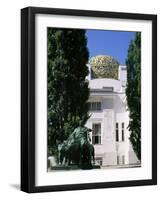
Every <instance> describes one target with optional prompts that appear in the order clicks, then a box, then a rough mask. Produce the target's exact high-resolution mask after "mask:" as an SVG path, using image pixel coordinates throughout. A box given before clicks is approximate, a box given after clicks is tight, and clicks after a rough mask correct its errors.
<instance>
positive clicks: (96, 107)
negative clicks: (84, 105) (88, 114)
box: [89, 101, 101, 111]
mask: <svg viewBox="0 0 161 200" xmlns="http://www.w3.org/2000/svg"><path fill="white" fill-rule="evenodd" d="M89 110H91V111H98V110H101V102H99V101H96V102H89Z"/></svg>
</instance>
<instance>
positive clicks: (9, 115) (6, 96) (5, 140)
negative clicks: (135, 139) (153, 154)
mask: <svg viewBox="0 0 161 200" xmlns="http://www.w3.org/2000/svg"><path fill="white" fill-rule="evenodd" d="M25 6H46V7H60V8H75V9H93V10H107V11H118V12H137V13H154V14H156V13H157V14H158V25H159V26H158V36H159V37H160V35H161V31H160V27H161V9H160V0H153V1H146V0H142V1H140V0H135V1H129V0H121V1H118V0H112V1H107V0H99V1H91V0H78V1H75V0H53V1H51V0H45V1H42V0H16V1H12V0H5V1H1V6H0V25H1V26H0V28H1V31H0V55H1V57H0V62H1V64H0V70H1V72H0V92H1V98H0V134H1V140H0V158H1V160H0V190H1V192H0V199H16V200H57V199H59V200H61V199H62V200H64V199H70V200H75V199H78V200H79V199H80V200H81V199H88V198H92V199H101V198H102V199H113V200H117V199H124V200H126V199H129V198H130V200H136V199H146V200H151V199H160V196H161V174H160V171H159V172H158V176H159V185H158V186H146V187H130V188H115V189H101V190H86V191H74V192H61V193H58V192H57V193H44V194H32V195H31V194H30V195H29V194H25V193H23V192H20V191H19V190H18V189H17V188H18V185H19V183H20V175H19V174H20V172H19V171H20V148H19V146H20V145H19V143H20V16H19V15H20V8H22V7H25ZM158 52H159V53H160V52H161V41H160V38H158ZM159 53H158V55H159ZM160 59H161V58H160V57H159V56H158V66H161V62H160V61H161V60H160ZM158 73H159V74H160V75H161V68H160V67H158ZM158 85H161V79H159V80H158ZM158 91H159V90H158ZM158 102H161V93H159V95H158ZM160 106H161V104H160V103H159V106H158V112H159V111H160V109H161V107H160ZM158 116H159V121H160V120H161V114H160V113H159V114H158ZM158 128H159V130H158V133H160V132H161V123H158ZM158 141H159V142H158V144H159V143H160V141H161V136H160V135H159V134H158ZM158 150H159V153H161V145H160V144H159V145H158ZM158 159H159V160H158V162H159V165H158V169H160V168H161V159H160V156H158Z"/></svg>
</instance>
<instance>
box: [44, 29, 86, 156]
mask: <svg viewBox="0 0 161 200" xmlns="http://www.w3.org/2000/svg"><path fill="white" fill-rule="evenodd" d="M47 36H48V153H49V154H57V151H58V149H57V148H58V145H59V144H61V143H62V142H63V141H64V140H66V139H67V138H68V136H69V135H70V133H72V132H73V130H74V129H75V128H76V127H77V126H79V123H80V121H82V120H84V123H85V122H86V120H87V118H88V104H87V100H88V97H89V89H88V82H87V81H85V77H86V76H87V75H88V68H87V66H86V64H87V62H88V56H89V54H88V49H87V47H86V44H87V41H86V37H85V30H79V29H56V28H48V33H47Z"/></svg>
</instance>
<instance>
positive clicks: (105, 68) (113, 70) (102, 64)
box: [89, 55, 119, 79]
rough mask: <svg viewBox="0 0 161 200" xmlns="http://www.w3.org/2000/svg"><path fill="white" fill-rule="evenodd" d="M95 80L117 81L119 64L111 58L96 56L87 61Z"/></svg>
mask: <svg viewBox="0 0 161 200" xmlns="http://www.w3.org/2000/svg"><path fill="white" fill-rule="evenodd" d="M89 64H90V65H91V69H92V73H93V76H94V77H95V78H112V79H118V67H119V63H118V62H117V60H115V59H114V58H113V57H112V56H108V55H98V56H95V57H92V58H91V59H90V60H89Z"/></svg>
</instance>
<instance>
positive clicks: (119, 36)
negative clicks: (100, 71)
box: [86, 30, 135, 65]
mask: <svg viewBox="0 0 161 200" xmlns="http://www.w3.org/2000/svg"><path fill="white" fill-rule="evenodd" d="M134 35H135V32H125V31H107V30H87V31H86V36H87V41H88V42H87V46H88V49H89V53H90V57H93V56H96V55H110V56H112V57H113V58H115V59H116V60H117V61H118V62H119V63H120V64H122V65H123V64H125V60H126V58H127V52H128V47H129V43H130V41H131V40H132V39H134Z"/></svg>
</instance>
